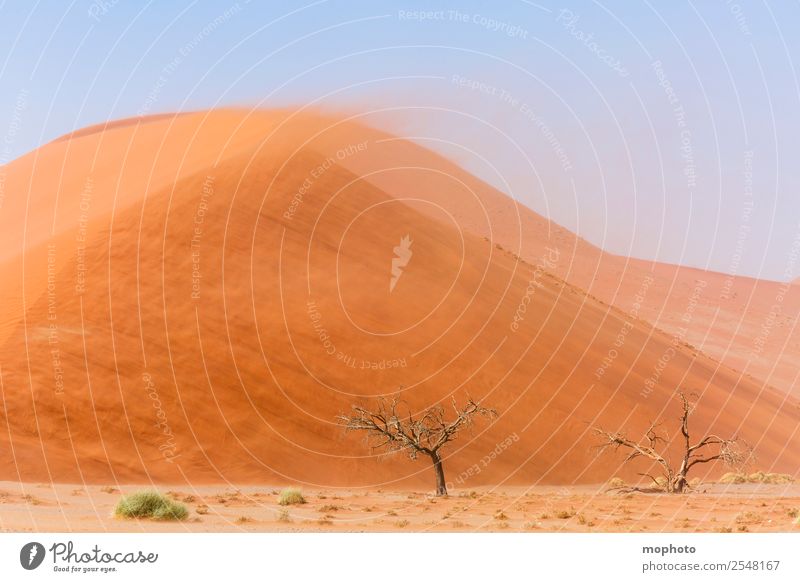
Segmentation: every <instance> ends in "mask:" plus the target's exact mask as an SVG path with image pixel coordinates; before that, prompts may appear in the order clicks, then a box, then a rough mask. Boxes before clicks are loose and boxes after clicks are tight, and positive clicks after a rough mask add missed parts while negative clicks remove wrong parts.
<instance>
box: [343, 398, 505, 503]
mask: <svg viewBox="0 0 800 582" xmlns="http://www.w3.org/2000/svg"><path fill="white" fill-rule="evenodd" d="M401 407H405V405H404V404H403V402H402V401H401V400H399V399H398V398H396V397H395V398H391V399H386V398H380V399H378V404H377V407H376V409H375V410H368V409H366V408H363V407H361V406H353V412H352V414H350V415H345V414H342V415H339V416H337V417H336V420H337V421H338V422H339V424H341V425H343V426H344V428H345V430H348V431H352V430H357V431H365V432H366V433H367V439H368V441H369V442H370V444H371V446H372V448H373V450H375V449H382V448H383V449H387V450H390V451H401V452H405V453H406V454H408V456H409V458H411V459H416V458H417V455H419V454H420V453H421V454H424V455H427V456H428V457H429V458H430V459H431V461H432V462H433V468H434V471H435V472H436V495H437V496H441V495H447V486H446V485H445V478H444V467H443V466H442V455H441V450H442V447H444V445H446V444H447V443H449V442H452V441H453V440H455V439H456V435H457V434H458V433H459V432H460V431H462V430H463V429H465V428H468V427H470V426H472V424H473V422H474V419H475V417H476V416H485V417H490V418H491V417H495V416H497V412H496V411H495V410H493V409H491V408H485V407H483V406H481V405H480V404H478V403H476V402H475V401H473V400H472V399H471V398H469V399H467V403H466V404H465V405H464V406H463V407H459V406H458V405H457V404H456V400H455V398H453V400H452V408H453V415H454V416H453V418H452V419H450V420H447V419H446V416H447V415H446V413H445V410H444V408H443V407H442V406H432V407H431V408H428V409H426V410H424V411H422V412H421V413H419V414H418V415H417V416H414V415H413V414H412V413H411V412H410V411H409V412H407V413H401V412H400V411H399V408H401ZM406 408H407V407H406Z"/></svg>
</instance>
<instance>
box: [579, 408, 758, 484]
mask: <svg viewBox="0 0 800 582" xmlns="http://www.w3.org/2000/svg"><path fill="white" fill-rule="evenodd" d="M677 398H678V399H679V400H680V403H681V411H682V412H681V417H680V431H681V437H680V443H681V455H680V463H679V464H677V466H676V465H675V464H673V463H671V462H670V459H669V457H668V455H667V451H666V449H667V447H668V445H669V439H668V438H667V437H665V436H662V435H660V434H659V432H658V428H659V426H660V425H659V424H656V423H651V424H650V427H649V428H648V429H647V431H646V432H645V434H644V436H643V437H642V438H640V439H639V440H632V439H629V438H628V437H627V436H626V435H625V434H624V433H620V432H608V431H606V430H603V429H602V428H598V427H595V428H594V432H595V433H596V434H597V435H598V437H599V438H600V439H601V441H602V442H601V444H600V445H599V446H598V448H599V449H600V452H603V451H604V450H606V449H608V448H611V449H614V450H619V449H625V450H627V451H629V453H628V456H627V457H625V460H624V461H623V464H624V463H628V462H630V461H633V460H634V459H638V458H644V459H649V460H650V461H653V462H654V463H655V465H656V467H657V468H658V470H659V471H660V473H661V475H660V477H661V480H660V481H659V479H658V477H656V476H654V475H653V474H651V473H639V475H641V476H642V477H648V478H649V479H651V480H652V481H653V483H654V484H655V486H654V487H650V488H647V489H644V488H640V487H627V488H624V490H625V491H642V492H653V491H666V492H667V493H683V492H684V491H685V490H686V489H687V488H688V487H689V481H688V479H687V475H688V473H689V471H690V470H691V469H692V467H694V466H695V465H699V464H705V463H711V462H714V461H722V462H723V463H725V464H726V465H729V466H733V467H742V466H743V465H744V464H746V463H747V462H748V461H750V459H751V457H752V451H751V450H750V447H749V446H748V445H747V443H745V442H744V441H742V440H741V439H739V438H738V437H735V436H734V437H733V438H729V439H726V438H722V437H720V436H717V435H713V434H712V435H706V436H704V437H703V438H701V439H700V440H699V441H697V442H695V443H692V440H691V436H690V433H689V417H690V416H691V414H692V412H693V411H694V406H693V405H692V404H691V403H690V402H689V399H688V398H687V397H686V394H684V393H683V392H679V393H678V395H677Z"/></svg>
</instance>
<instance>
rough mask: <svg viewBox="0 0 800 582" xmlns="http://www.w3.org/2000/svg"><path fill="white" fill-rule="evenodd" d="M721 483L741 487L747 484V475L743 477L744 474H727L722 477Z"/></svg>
mask: <svg viewBox="0 0 800 582" xmlns="http://www.w3.org/2000/svg"><path fill="white" fill-rule="evenodd" d="M719 482H720V483H726V484H732V485H739V484H741V483H747V475H743V474H742V473H725V474H724V475H723V476H722V477H720V479H719Z"/></svg>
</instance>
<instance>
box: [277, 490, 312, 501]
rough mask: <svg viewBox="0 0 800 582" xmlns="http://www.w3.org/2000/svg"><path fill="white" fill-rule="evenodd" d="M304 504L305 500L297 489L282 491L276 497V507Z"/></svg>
mask: <svg viewBox="0 0 800 582" xmlns="http://www.w3.org/2000/svg"><path fill="white" fill-rule="evenodd" d="M305 502H306V498H305V497H303V492H302V491H300V490H299V489H291V488H290V489H284V490H283V491H281V494H280V496H279V497H278V505H297V504H301V503H305Z"/></svg>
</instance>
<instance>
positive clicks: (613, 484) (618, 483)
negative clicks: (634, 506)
mask: <svg viewBox="0 0 800 582" xmlns="http://www.w3.org/2000/svg"><path fill="white" fill-rule="evenodd" d="M623 487H625V480H624V479H620V478H619V477H614V478H613V479H609V481H608V483H606V489H607V490H609V491H612V490H614V489H622V488H623Z"/></svg>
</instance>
